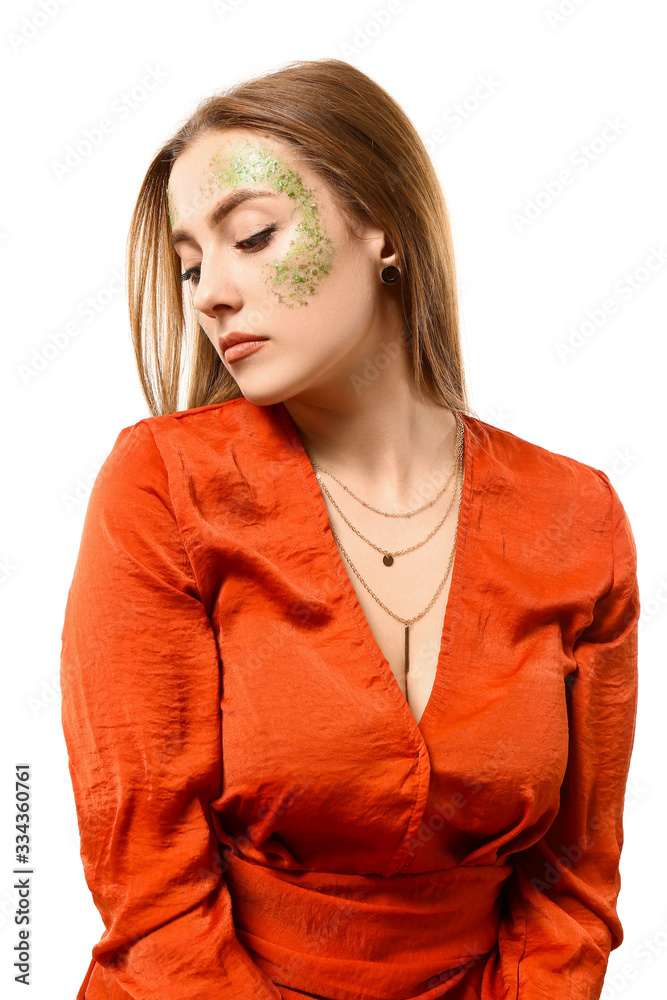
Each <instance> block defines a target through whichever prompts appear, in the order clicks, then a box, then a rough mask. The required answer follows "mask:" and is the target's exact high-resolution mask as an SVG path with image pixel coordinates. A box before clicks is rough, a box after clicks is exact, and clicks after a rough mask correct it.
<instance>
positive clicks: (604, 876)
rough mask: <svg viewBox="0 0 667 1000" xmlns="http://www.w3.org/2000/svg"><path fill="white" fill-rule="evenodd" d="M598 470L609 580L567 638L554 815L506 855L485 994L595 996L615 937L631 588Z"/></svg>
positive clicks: (615, 507)
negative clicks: (508, 874) (562, 755)
mask: <svg viewBox="0 0 667 1000" xmlns="http://www.w3.org/2000/svg"><path fill="white" fill-rule="evenodd" d="M597 472H598V475H600V476H601V477H602V479H603V481H604V482H605V483H606V484H607V486H608V487H609V490H610V493H611V514H610V533H611V539H610V559H611V564H612V571H611V573H610V579H611V585H610V587H609V589H608V591H607V592H606V593H604V594H603V595H602V596H600V598H599V599H598V601H597V602H596V604H595V608H594V613H593V620H592V622H591V623H590V624H589V625H588V627H587V628H585V629H584V631H583V632H582V633H581V634H580V635H579V636H578V638H577V640H576V641H575V643H574V646H573V656H574V659H575V660H576V664H577V669H576V671H574V672H573V673H572V674H570V675H569V676H568V677H567V682H568V683H567V684H566V691H567V699H568V713H569V728H570V738H569V755H568V764H567V771H566V775H565V778H564V781H563V784H562V787H561V794H560V806H559V811H558V814H557V815H556V817H555V819H554V821H553V823H552V825H551V826H550V828H549V830H548V831H547V833H546V834H545V835H544V836H543V837H542V839H541V840H539V841H538V842H537V843H536V844H534V845H533V846H531V847H530V848H528V849H526V850H522V851H519V852H517V853H515V854H514V855H511V856H510V859H509V860H510V861H511V862H512V865H513V867H514V875H513V876H512V878H511V879H510V881H509V883H508V904H509V911H508V916H507V919H506V920H504V921H502V922H501V926H500V930H499V936H498V942H499V952H500V961H499V967H498V968H497V969H496V970H495V975H496V976H498V979H497V980H496V986H497V987H498V988H499V990H500V992H497V993H496V992H494V993H493V994H489V995H488V996H489V998H490V996H491V995H493V996H494V997H496V996H503V997H505V996H507V997H512V998H518V1000H542V998H544V1000H547V998H548V1000H554V998H558V1000H598V998H599V996H600V993H601V991H602V986H603V983H604V976H605V971H606V968H607V961H608V958H609V953H610V951H611V950H613V949H614V948H617V947H618V946H619V944H620V943H621V941H622V940H623V930H622V927H621V924H620V921H619V918H618V914H617V911H616V901H617V897H618V893H619V889H620V874H619V860H620V854H621V848H622V846H623V824H622V818H623V804H624V795H625V787H626V782H627V776H628V771H629V766H630V756H631V753H632V747H633V741H634V731H635V716H636V707H637V629H638V618H639V590H638V584H637V576H636V549H635V543H634V538H633V535H632V530H631V528H630V524H629V521H628V518H627V515H626V514H625V511H624V509H623V507H622V505H621V502H620V500H619V497H618V494H617V493H616V491H615V490H614V488H613V486H612V485H611V483H610V481H609V479H608V477H607V476H606V475H605V474H604V473H603V472H601V471H600V470H597ZM517 989H518V992H517ZM483 996H484V1000H487V995H486V994H483Z"/></svg>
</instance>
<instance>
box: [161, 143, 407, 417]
mask: <svg viewBox="0 0 667 1000" xmlns="http://www.w3.org/2000/svg"><path fill="white" fill-rule="evenodd" d="M167 194H168V204H169V215H170V219H171V225H172V242H173V245H174V249H175V250H176V252H177V253H178V255H179V257H180V259H181V264H182V268H181V271H182V274H183V275H185V276H186V277H187V281H186V282H185V287H186V289H189V292H190V294H191V296H192V300H193V305H194V307H195V309H196V310H197V313H198V319H199V322H200V324H201V326H202V328H203V330H204V331H205V333H206V335H207V336H208V337H209V339H210V341H211V343H212V344H213V346H214V347H215V349H216V351H217V352H218V354H219V355H220V357H221V358H222V361H223V363H224V364H225V366H226V367H227V369H228V370H229V372H230V373H231V374H232V376H233V377H234V379H235V380H236V382H237V383H238V385H239V387H240V389H241V391H242V393H243V395H244V396H245V397H246V398H247V399H249V400H250V401H252V402H255V403H257V404H259V405H269V404H271V403H274V402H277V401H281V400H286V399H290V398H292V397H295V396H297V395H298V396H299V398H301V399H303V400H304V401H308V399H310V398H312V399H313V400H315V399H319V400H320V401H324V399H325V398H328V399H329V400H330V401H331V402H334V401H336V400H338V401H339V402H343V401H344V399H345V397H350V398H352V397H354V394H355V381H354V376H355V375H357V376H359V377H363V369H364V366H367V364H368V360H369V358H372V357H373V356H374V355H375V354H377V352H378V350H381V344H382V342H383V337H384V338H385V339H386V338H387V337H389V338H392V337H393V336H394V335H395V334H396V332H398V331H400V330H401V329H402V308H401V306H400V296H399V295H398V289H397V288H396V287H395V286H394V287H391V288H390V287H389V286H387V285H386V284H383V283H382V281H381V279H380V272H381V270H382V268H383V267H384V266H385V265H386V264H393V263H397V261H396V258H395V255H394V254H393V252H391V253H389V254H387V250H389V251H392V248H391V247H388V246H387V244H386V239H385V235H384V233H383V232H382V230H381V229H379V228H377V227H374V226H372V225H364V224H362V223H361V222H355V224H354V226H355V232H354V233H352V232H350V231H349V229H348V227H347V225H346V223H345V220H344V218H343V215H342V213H341V210H340V208H339V207H338V206H337V204H336V203H335V201H334V196H333V194H332V191H331V188H330V187H329V185H328V184H326V183H325V182H324V181H323V180H322V179H321V178H320V177H319V175H317V174H315V173H314V172H313V171H312V169H310V168H309V167H307V166H306V165H305V164H304V163H303V162H302V161H301V160H300V159H299V158H297V154H296V153H295V152H294V151H293V150H292V148H291V147H290V146H288V145H287V144H284V143H282V142H280V141H278V140H276V139H274V138H273V137H268V138H265V137H264V136H263V135H260V134H259V133H257V132H254V131H250V130H245V129H227V130H225V131H221V132H216V133H214V134H211V135H208V136H205V137H202V138H199V139H198V140H197V141H196V142H195V143H194V144H193V145H192V146H190V147H189V148H188V149H187V150H185V151H184V152H183V153H181V154H180V156H179V157H178V158H177V159H176V161H175V162H174V165H173V167H172V171H171V175H170V178H169V187H168V192H167ZM232 332H240V333H244V334H251V335H254V336H256V337H258V338H266V340H265V342H264V343H263V344H262V346H261V347H260V348H259V349H258V350H255V351H254V352H253V353H248V354H246V355H245V356H241V354H242V352H241V351H239V350H236V351H234V350H231V351H229V352H228V353H227V354H225V345H224V343H223V342H222V338H224V337H225V336H226V335H229V334H231V333H232ZM311 392H312V396H311Z"/></svg>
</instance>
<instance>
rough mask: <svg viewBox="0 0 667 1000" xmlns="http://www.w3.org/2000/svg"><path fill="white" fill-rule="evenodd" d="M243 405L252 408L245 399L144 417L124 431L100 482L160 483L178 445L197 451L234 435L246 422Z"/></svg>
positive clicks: (106, 464)
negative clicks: (226, 435) (208, 442)
mask: <svg viewBox="0 0 667 1000" xmlns="http://www.w3.org/2000/svg"><path fill="white" fill-rule="evenodd" d="M243 403H245V404H246V407H247V406H248V405H249V404H248V403H247V400H245V399H241V398H239V399H230V400H226V401H225V402H221V403H212V404H209V405H207V406H198V407H193V408H191V409H187V410H179V411H177V412H175V413H165V414H161V415H159V416H149V417H142V419H141V420H137V421H136V423H133V424H129V425H127V426H126V427H123V428H121V430H120V431H119V432H118V435H117V437H116V440H115V442H114V444H113V447H112V449H111V451H110V452H109V454H108V455H107V457H106V459H105V461H104V462H103V463H102V466H101V468H100V471H99V473H98V476H97V480H96V482H97V481H100V482H107V481H108V482H111V481H114V482H116V483H117V484H120V483H123V482H125V483H127V482H129V481H130V480H132V481H135V482H137V481H150V482H153V483H155V482H156V481H159V479H160V478H162V477H165V476H167V475H168V466H169V455H170V452H171V451H172V449H173V448H174V446H176V444H178V445H179V446H180V445H181V444H182V443H183V442H187V441H189V442H190V445H191V447H195V448H196V445H197V443H200V444H201V443H205V442H207V441H214V440H215V441H216V442H218V443H219V442H220V438H221V434H222V436H223V438H224V437H225V433H226V432H227V433H228V434H229V435H231V434H233V432H234V429H235V428H238V426H239V423H240V420H241V421H242V419H243V416H242V412H245V408H244V407H243ZM239 404H240V405H239ZM239 418H240V419H239Z"/></svg>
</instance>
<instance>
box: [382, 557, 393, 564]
mask: <svg viewBox="0 0 667 1000" xmlns="http://www.w3.org/2000/svg"><path fill="white" fill-rule="evenodd" d="M382 562H383V563H384V564H385V566H391V565H392V564H393V562H394V557H393V556H383V558H382Z"/></svg>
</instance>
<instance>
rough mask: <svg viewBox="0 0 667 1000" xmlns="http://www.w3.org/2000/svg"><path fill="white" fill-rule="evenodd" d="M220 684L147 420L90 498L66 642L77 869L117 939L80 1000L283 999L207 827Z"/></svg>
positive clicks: (115, 454)
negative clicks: (244, 937) (263, 967)
mask: <svg viewBox="0 0 667 1000" xmlns="http://www.w3.org/2000/svg"><path fill="white" fill-rule="evenodd" d="M219 685H220V677H219V660H218V650H217V644H216V637H215V633H214V631H213V628H212V626H211V622H210V619H209V617H208V615H207V613H206V610H205V607H204V605H203V603H202V601H201V599H200V596H199V593H198V588H197V582H196V579H195V575H194V571H193V569H192V566H191V563H190V560H189V559H188V555H187V551H186V549H185V547H184V544H183V541H182V538H181V534H180V531H179V527H178V524H177V521H176V516H175V512H174V509H173V506H172V503H171V499H170V490H169V480H168V475H167V472H166V468H165V466H164V463H163V461H162V459H161V457H160V454H159V451H158V448H157V446H156V443H155V439H154V437H153V433H152V430H151V428H150V424H148V423H147V422H145V421H140V422H139V423H137V424H135V425H133V426H132V427H129V428H125V429H124V430H122V431H121V432H120V434H119V436H118V438H117V440H116V443H115V445H114V447H113V449H112V451H111V453H110V455H109V457H108V458H107V460H106V462H105V463H104V465H103V467H102V469H101V470H100V472H99V474H98V477H97V479H96V482H95V484H94V487H93V490H92V493H91V496H90V500H89V504H88V510H87V513H86V518H85V522H84V528H83V535H82V541H81V546H80V550H79V555H78V559H77V563H76V567H75V571H74V576H73V580H72V583H71V587H70V590H69V593H68V597H67V605H66V611H65V623H64V627H63V630H62V652H61V688H62V724H63V732H64V736H65V740H66V745H67V751H68V755H69V770H70V776H71V781H72V786H73V791H74V797H75V804H76V811H77V817H78V823H79V832H80V838H81V858H82V862H83V867H84V873H85V878H86V882H87V884H88V887H89V888H90V891H91V893H92V894H93V899H94V902H95V905H96V906H97V909H98V910H99V912H100V915H101V917H102V919H103V921H104V925H105V932H104V934H103V936H102V939H101V940H100V941H99V942H98V943H97V944H96V945H95V946H94V948H93V951H92V955H93V961H92V962H91V965H90V967H89V969H88V973H87V976H86V980H85V981H84V983H83V984H82V986H81V989H80V991H79V994H78V997H77V1000H83V998H84V997H85V998H86V1000H101V998H103V997H104V998H114V1000H122V998H124V997H127V996H130V997H133V998H135V1000H148V998H155V1000H158V998H159V1000H165V998H167V997H169V998H174V1000H211V998H212V997H216V998H219V1000H222V998H223V997H230V998H232V997H234V998H235V1000H238V998H243V1000H248V998H257V1000H267V998H276V997H280V993H279V991H278V989H277V988H276V987H275V986H274V985H273V984H272V983H271V982H270V981H269V979H268V978H267V977H266V976H265V975H264V974H263V973H262V972H261V971H260V969H259V968H258V967H257V966H256V964H255V963H254V962H253V961H252V959H251V956H250V954H249V953H248V951H247V950H246V948H245V947H244V946H243V945H242V944H241V943H240V942H239V940H238V938H237V936H236V932H235V928H234V924H233V920H232V911H231V898H230V895H229V891H228V888H227V886H226V884H225V880H224V875H223V874H222V873H223V870H224V866H223V865H222V863H221V858H220V850H219V844H218V841H217V838H216V836H215V832H214V829H213V826H212V823H211V819H210V815H209V805H210V803H211V802H212V801H213V800H215V799H216V798H217V797H218V796H219V795H220V786H221V773H222V767H221V764H222V762H221V728H220V726H221V723H220V687H219ZM95 963H97V965H98V966H99V967H101V968H98V967H96V965H95Z"/></svg>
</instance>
